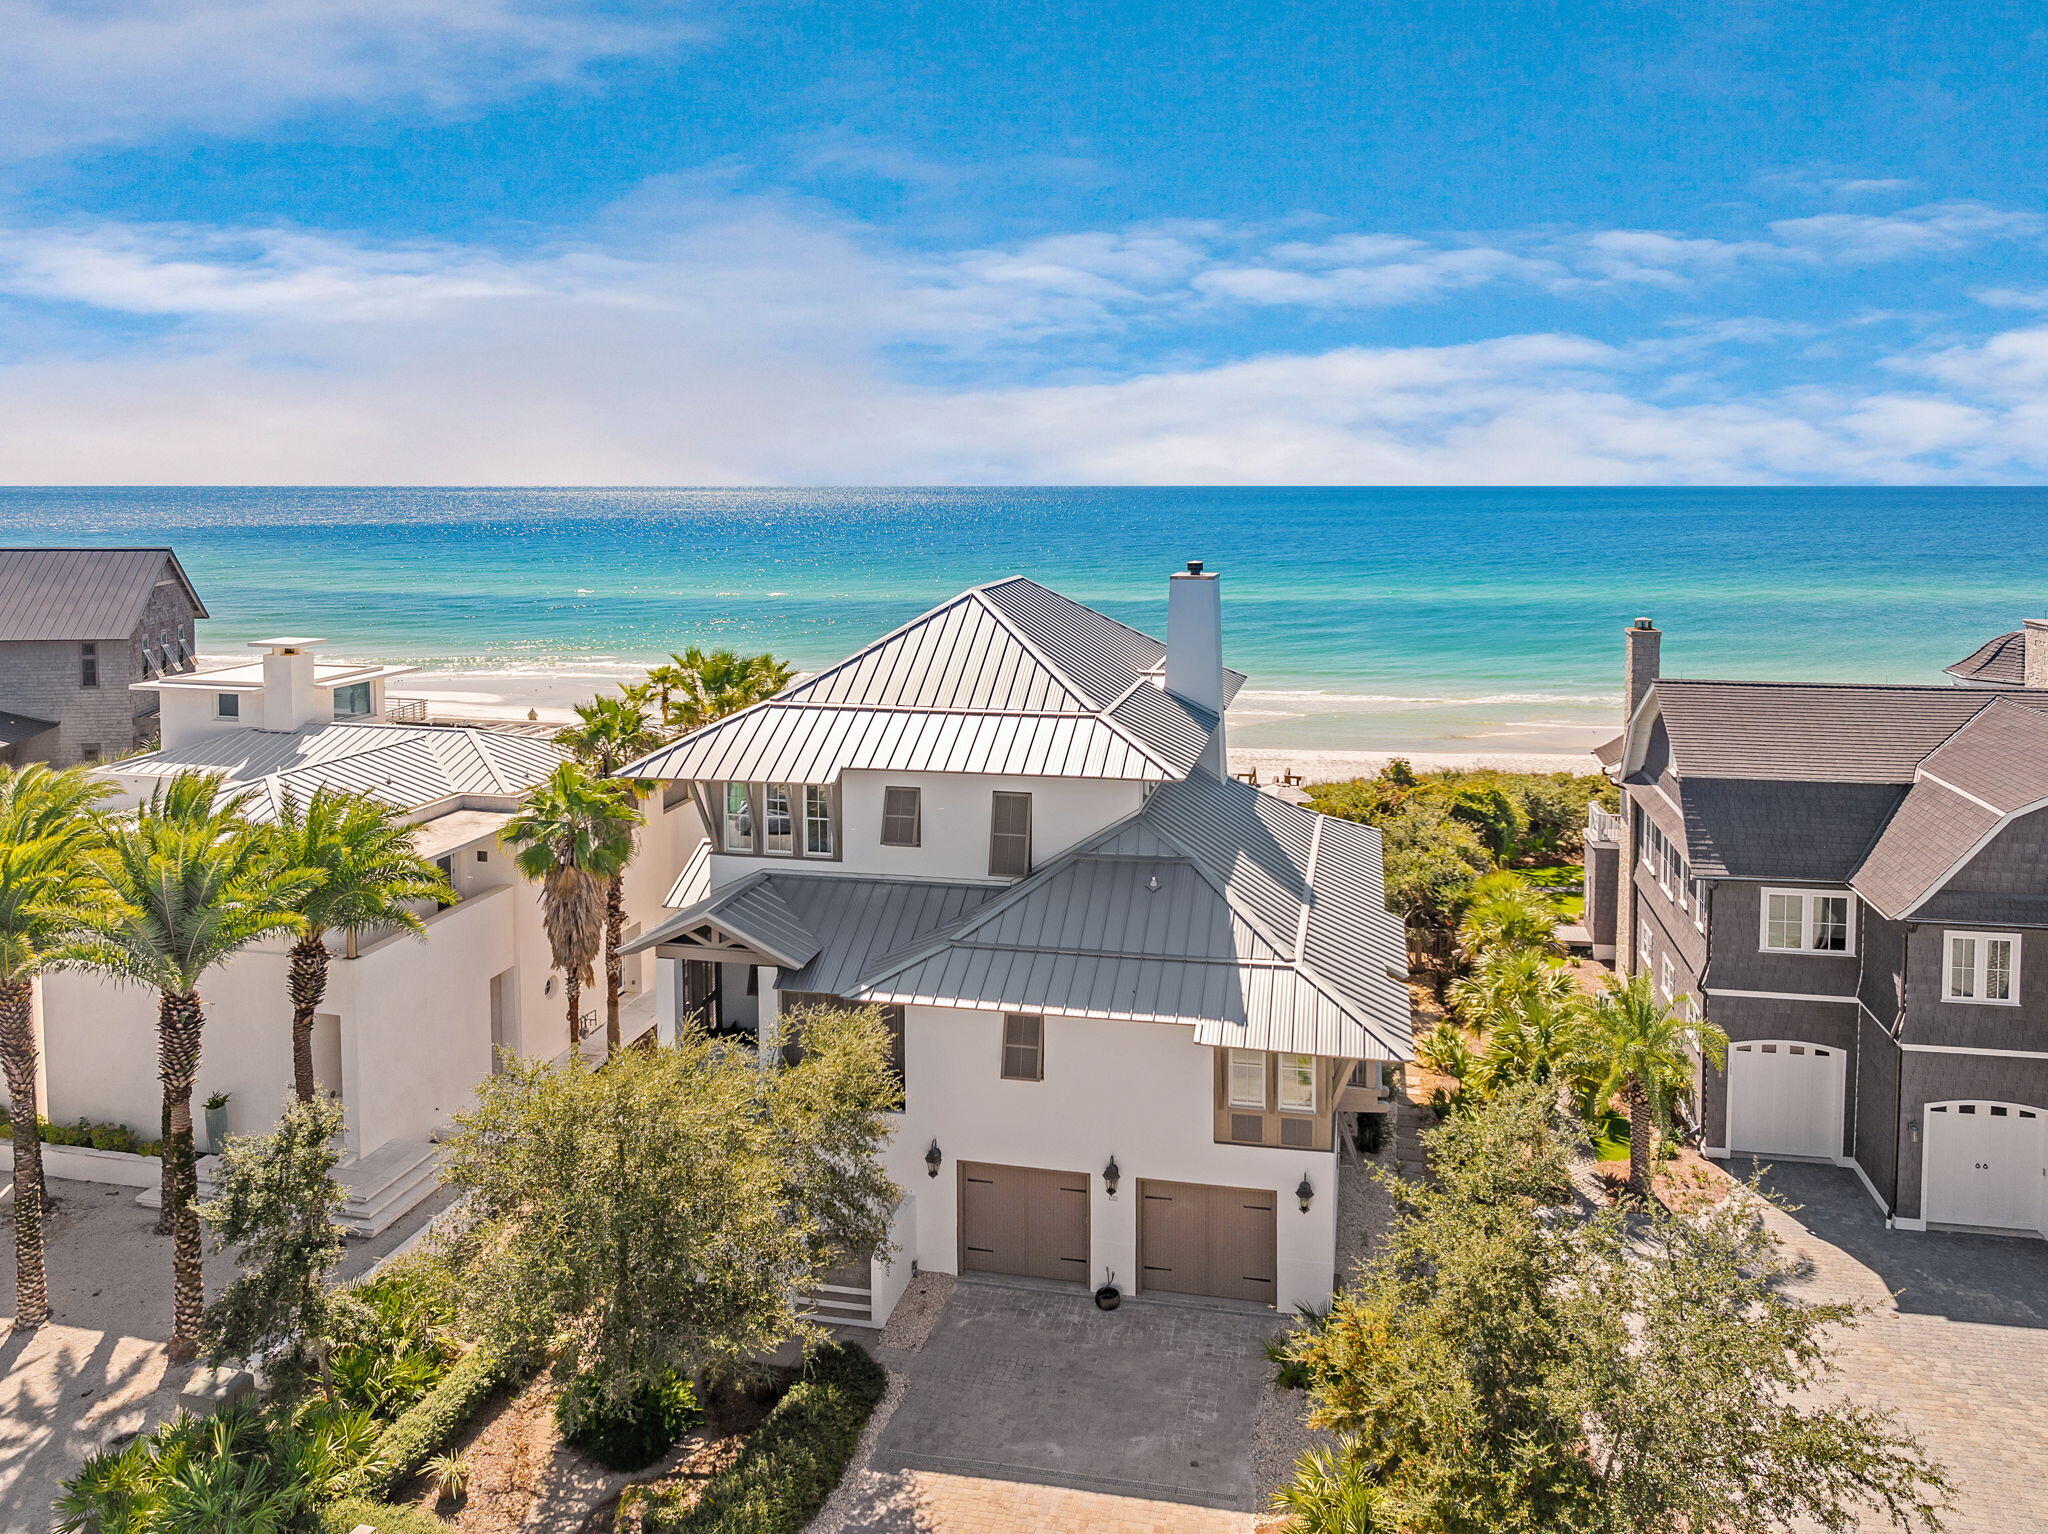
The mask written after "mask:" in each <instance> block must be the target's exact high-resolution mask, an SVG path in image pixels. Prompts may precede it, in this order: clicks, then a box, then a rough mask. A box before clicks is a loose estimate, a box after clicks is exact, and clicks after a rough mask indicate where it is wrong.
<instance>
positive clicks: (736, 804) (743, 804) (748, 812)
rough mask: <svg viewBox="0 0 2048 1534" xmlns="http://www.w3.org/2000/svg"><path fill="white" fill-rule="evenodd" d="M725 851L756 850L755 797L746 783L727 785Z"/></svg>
mask: <svg viewBox="0 0 2048 1534" xmlns="http://www.w3.org/2000/svg"><path fill="white" fill-rule="evenodd" d="M725 850H726V851H727V852H752V851H753V850H754V796H753V794H752V793H751V792H749V790H748V788H747V785H746V784H744V783H728V784H726V785H725Z"/></svg>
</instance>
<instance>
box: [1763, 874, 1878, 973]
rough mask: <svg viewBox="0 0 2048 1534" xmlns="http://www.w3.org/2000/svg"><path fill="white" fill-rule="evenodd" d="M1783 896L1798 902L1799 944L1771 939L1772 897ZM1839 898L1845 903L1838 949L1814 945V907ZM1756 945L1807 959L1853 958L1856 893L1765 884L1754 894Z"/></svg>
mask: <svg viewBox="0 0 2048 1534" xmlns="http://www.w3.org/2000/svg"><path fill="white" fill-rule="evenodd" d="M1773 895H1783V896H1786V897H1788V898H1790V899H1794V900H1797V901H1798V902H1799V946H1798V947H1797V948H1784V947H1780V946H1779V945H1777V944H1775V943H1773V942H1772V941H1771V897H1772V896H1773ZM1823 900H1840V901H1842V902H1844V907H1843V916H1842V921H1843V926H1844V929H1845V930H1844V931H1843V933H1842V942H1843V945H1844V946H1842V947H1840V948H1816V947H1814V946H1813V934H1814V926H1815V921H1814V910H1815V907H1816V906H1817V905H1818V903H1819V902H1820V901H1823ZM1756 946H1757V952H1759V953H1795V954H1802V955H1804V956H1805V957H1807V958H1810V959H1853V958H1854V957H1856V896H1855V894H1854V893H1853V892H1851V891H1849V890H1828V889H1790V888H1785V887H1782V886H1779V887H1773V886H1769V885H1767V886H1765V887H1764V889H1763V890H1762V891H1761V892H1759V894H1758V896H1757V908H1756Z"/></svg>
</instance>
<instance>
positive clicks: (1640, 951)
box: [1636, 922, 1657, 975]
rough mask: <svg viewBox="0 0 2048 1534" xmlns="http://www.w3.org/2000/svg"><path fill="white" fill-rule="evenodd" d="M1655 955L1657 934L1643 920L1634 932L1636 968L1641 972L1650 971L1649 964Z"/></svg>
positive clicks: (1646, 972)
mask: <svg viewBox="0 0 2048 1534" xmlns="http://www.w3.org/2000/svg"><path fill="white" fill-rule="evenodd" d="M1656 957H1657V934H1656V933H1654V932H1652V931H1651V930H1650V924H1649V923H1648V922H1644V923H1643V925H1642V927H1641V929H1640V930H1639V931H1638V932H1637V933H1636V968H1637V969H1638V970H1640V971H1641V972H1642V973H1643V974H1646V975H1647V974H1648V973H1649V972H1650V965H1651V963H1652V962H1653V961H1654V960H1655V959H1656Z"/></svg>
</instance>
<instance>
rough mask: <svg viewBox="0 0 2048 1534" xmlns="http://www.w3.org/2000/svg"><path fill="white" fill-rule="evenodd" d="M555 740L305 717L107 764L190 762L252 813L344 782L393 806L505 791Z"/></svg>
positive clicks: (268, 814)
mask: <svg viewBox="0 0 2048 1534" xmlns="http://www.w3.org/2000/svg"><path fill="white" fill-rule="evenodd" d="M562 757H563V752H562V750H561V748H560V747H558V746H556V745H554V744H553V743H552V742H550V741H545V740H537V739H535V738H533V737H532V736H528V735H509V734H501V733H499V732H497V731H495V730H483V729H451V728H448V727H446V726H442V725H391V724H355V723H334V724H312V725H306V726H303V727H302V728H300V729H297V730H290V731H280V732H275V733H273V732H271V731H268V730H248V729H241V730H223V731H220V732H218V733H216V734H212V735H204V736H201V737H199V738H198V739H196V740H191V741H187V742H185V743H184V744H183V745H180V746H177V747H175V748H173V749H170V750H164V751H151V752H147V753H145V754H144V755H141V756H132V757H127V758H124V759H123V760H121V761H119V762H115V763H110V764H109V765H108V767H107V768H106V769H105V771H107V772H108V773H110V774H111V775H113V776H116V777H123V778H129V777H134V778H150V777H159V778H168V777H171V776H173V775H174V774H176V773H180V772H184V771H186V770H188V769H191V768H198V769H201V770H203V771H208V772H219V773H222V774H224V775H225V776H226V778H227V780H228V781H229V783H230V784H233V785H236V786H239V787H243V788H246V789H249V790H250V791H251V800H250V804H249V807H248V813H249V816H250V818H251V819H254V820H269V819H272V818H274V817H275V815H276V813H277V809H278V805H279V804H280V802H281V801H282V799H283V797H284V795H286V794H287V793H289V794H292V795H294V796H296V797H298V798H300V799H302V800H303V799H305V798H307V797H309V796H310V795H311V794H312V792H313V791H314V790H315V789H316V788H334V789H344V790H347V791H349V792H351V793H359V794H364V795H367V796H368V797H370V798H372V799H377V800H380V801H381V802H383V803H385V804H389V805H391V806H393V807H394V808H397V809H406V810H412V809H419V808H421V807H422V806H425V805H429V804H434V803H437V802H438V801H440V800H443V799H449V798H453V797H456V796H458V795H462V794H477V795H480V796H482V797H485V798H510V797H514V796H516V795H519V794H522V793H524V792H525V791H526V790H527V789H528V788H530V787H532V786H533V785H534V784H535V783H538V782H539V781H540V780H541V779H542V778H544V777H546V776H547V775H548V774H549V773H550V772H552V771H554V769H555V766H556V764H557V763H559V762H560V761H561V760H562Z"/></svg>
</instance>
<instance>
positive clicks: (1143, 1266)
mask: <svg viewBox="0 0 2048 1534" xmlns="http://www.w3.org/2000/svg"><path fill="white" fill-rule="evenodd" d="M1275 1202H1276V1200H1275V1197H1274V1195H1273V1194H1272V1193H1270V1192H1268V1191H1266V1190H1265V1189H1262V1188H1216V1187H1210V1186H1208V1185H1206V1184H1203V1183H1190V1182H1141V1183H1139V1184H1138V1267H1139V1270H1140V1272H1139V1287H1140V1289H1151V1290H1162V1289H1163V1290H1165V1291H1167V1292H1168V1293H1172V1294H1206V1295H1212V1296H1214V1297H1215V1298H1217V1299H1224V1300H1252V1301H1255V1302H1256V1303H1258V1304H1261V1305H1270V1304H1272V1303H1273V1301H1274V1297H1275V1290H1274V1282H1273V1280H1274V1274H1275V1268H1276V1264H1275V1257H1274V1246H1275V1241H1276V1234H1275V1229H1274V1217H1273V1210H1274V1205H1275Z"/></svg>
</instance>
